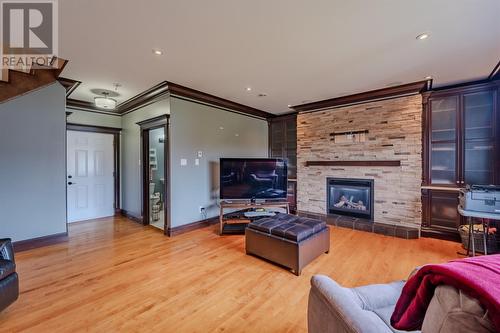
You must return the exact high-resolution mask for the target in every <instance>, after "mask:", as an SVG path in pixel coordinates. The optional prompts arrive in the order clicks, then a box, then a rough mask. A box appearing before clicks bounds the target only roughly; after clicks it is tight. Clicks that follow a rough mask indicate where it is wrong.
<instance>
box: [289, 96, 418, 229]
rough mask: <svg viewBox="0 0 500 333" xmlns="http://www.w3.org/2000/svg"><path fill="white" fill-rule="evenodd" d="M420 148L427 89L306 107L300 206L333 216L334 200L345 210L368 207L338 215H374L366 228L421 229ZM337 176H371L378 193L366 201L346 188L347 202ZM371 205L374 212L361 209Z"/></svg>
mask: <svg viewBox="0 0 500 333" xmlns="http://www.w3.org/2000/svg"><path fill="white" fill-rule="evenodd" d="M346 133H347V134H346ZM352 133H356V134H357V136H356V137H354V136H353V134H352ZM421 153H422V97H421V95H412V96H404V97H398V98H393V99H388V100H383V101H374V102H369V103H363V104H358V105H351V106H345V107H339V108H335V109H329V110H321V111H316V112H309V113H299V115H298V116H297V166H298V169H297V178H298V183H297V205H298V211H299V212H303V213H306V214H316V215H317V216H319V215H322V216H323V217H325V218H327V216H328V217H329V218H330V219H332V216H337V217H338V216H339V211H336V212H335V213H334V214H333V212H332V211H331V209H332V207H331V206H332V205H335V204H338V205H339V206H341V207H340V208H341V210H342V212H341V213H346V212H347V209H346V207H349V206H351V207H358V208H363V207H360V206H366V208H367V209H366V211H363V209H361V210H360V211H354V209H350V212H349V213H352V214H354V215H351V216H344V215H340V216H341V217H339V218H340V219H342V221H351V220H356V221H362V222H363V223H365V222H369V223H366V225H364V226H363V227H366V228H371V230H372V231H374V229H375V227H376V226H377V225H378V226H382V227H386V226H388V227H391V228H393V229H391V230H399V229H404V228H411V229H412V230H417V233H418V230H420V225H421V216H422V212H421V210H422V206H421V179H422V156H421ZM327 178H328V181H327ZM331 178H334V179H347V178H349V179H355V180H363V181H367V182H372V185H371V186H373V190H372V191H371V194H372V196H371V198H370V200H367V202H365V200H366V199H363V198H360V197H359V196H357V194H355V193H354V192H349V191H345V192H344V194H343V195H344V200H343V201H346V202H348V203H347V204H345V203H343V204H340V203H339V200H338V199H339V198H337V197H338V196H339V195H340V196H342V195H341V193H342V192H341V191H339V190H334V192H331V191H332V190H331V189H330V188H329V185H330V180H331ZM351 189H353V188H352V186H351ZM335 191H336V192H335ZM365 191H366V190H365ZM359 194H360V195H361V192H360V193H359ZM363 195H364V194H363ZM332 198H333V199H332ZM331 200H333V202H331ZM372 200H373V201H372ZM335 201H336V202H335ZM340 201H342V200H340ZM359 201H363V202H362V203H360V202H359ZM336 208H339V207H336ZM334 209H335V208H334ZM372 210H373V213H372V214H371V216H368V217H366V216H362V215H365V214H364V213H365V212H368V211H370V213H371V211H372ZM337 217H336V219H337ZM349 223H350V222H349ZM353 225H355V223H354V224H353ZM398 228H399V229H398ZM396 233H397V231H396Z"/></svg>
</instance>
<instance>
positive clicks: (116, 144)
mask: <svg viewBox="0 0 500 333" xmlns="http://www.w3.org/2000/svg"><path fill="white" fill-rule="evenodd" d="M66 130H67V131H79V132H91V133H104V134H111V135H113V156H114V169H113V174H114V178H115V181H114V188H115V190H114V192H115V204H114V205H115V207H114V208H115V210H119V209H120V206H121V201H120V182H121V181H120V177H121V173H120V165H121V164H120V133H121V130H122V129H121V128H117V127H106V126H94V125H83V124H74V123H66Z"/></svg>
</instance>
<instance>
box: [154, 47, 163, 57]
mask: <svg viewBox="0 0 500 333" xmlns="http://www.w3.org/2000/svg"><path fill="white" fill-rule="evenodd" d="M153 53H154V54H156V55H159V56H160V55H163V51H162V50H158V49H153Z"/></svg>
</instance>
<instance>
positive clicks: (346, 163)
mask: <svg viewBox="0 0 500 333" xmlns="http://www.w3.org/2000/svg"><path fill="white" fill-rule="evenodd" d="M306 166H370V167H371V166H381V167H399V166H401V161H398V160H387V161H383V160H380V161H377V160H371V161H306Z"/></svg>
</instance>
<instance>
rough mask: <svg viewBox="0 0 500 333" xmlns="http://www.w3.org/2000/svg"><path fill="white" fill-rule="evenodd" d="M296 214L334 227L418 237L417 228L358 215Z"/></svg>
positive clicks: (407, 237)
mask: <svg viewBox="0 0 500 333" xmlns="http://www.w3.org/2000/svg"><path fill="white" fill-rule="evenodd" d="M298 215H300V216H306V217H311V218H317V219H320V220H323V221H326V223H327V224H329V225H334V226H336V227H341V228H348V229H355V230H360V231H366V232H373V233H376V234H381V235H385V236H392V237H398V238H404V239H417V238H419V237H420V230H419V229H418V228H412V227H406V226H400V225H392V224H383V223H374V222H373V221H370V220H366V219H363V218H359V217H351V216H343V215H337V214H330V215H325V214H316V213H308V212H298Z"/></svg>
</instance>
